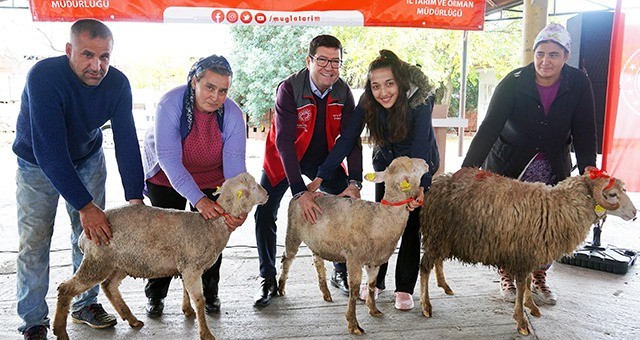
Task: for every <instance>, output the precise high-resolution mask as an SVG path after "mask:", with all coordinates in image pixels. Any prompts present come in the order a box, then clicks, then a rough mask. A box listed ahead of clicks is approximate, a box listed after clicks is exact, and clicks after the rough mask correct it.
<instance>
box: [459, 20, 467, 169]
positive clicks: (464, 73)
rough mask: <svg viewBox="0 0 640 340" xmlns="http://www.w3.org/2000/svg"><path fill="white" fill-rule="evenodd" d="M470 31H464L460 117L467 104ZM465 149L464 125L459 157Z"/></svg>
mask: <svg viewBox="0 0 640 340" xmlns="http://www.w3.org/2000/svg"><path fill="white" fill-rule="evenodd" d="M468 38H469V31H464V32H463V33H462V63H461V64H462V70H461V71H460V78H461V79H460V101H459V104H460V105H458V118H461V119H463V118H464V113H465V111H466V106H467V105H466V104H467V41H468ZM463 149H464V127H459V128H458V157H462V151H463Z"/></svg>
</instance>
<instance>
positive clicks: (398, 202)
mask: <svg viewBox="0 0 640 340" xmlns="http://www.w3.org/2000/svg"><path fill="white" fill-rule="evenodd" d="M428 169H429V167H428V166H427V164H426V162H425V161H424V160H422V159H418V158H414V159H410V158H408V157H399V158H396V159H395V160H394V161H393V162H391V164H390V165H389V167H388V168H387V169H386V170H385V171H383V172H377V173H375V174H369V175H367V176H365V178H366V179H367V180H369V181H372V182H376V183H380V182H385V187H386V191H385V195H384V201H385V202H388V203H386V204H381V203H376V202H370V201H365V200H359V199H351V198H343V197H338V196H334V195H322V196H319V197H316V199H315V201H316V203H317V204H318V205H319V206H320V207H321V208H322V210H323V213H322V214H321V215H319V216H318V219H317V221H316V223H315V224H312V223H310V222H307V221H305V220H304V218H303V216H302V214H301V211H300V206H299V204H298V203H297V201H296V200H291V202H290V203H289V220H288V227H287V235H286V249H285V252H284V255H283V256H282V270H281V275H280V280H279V282H278V286H279V293H280V295H284V294H285V284H286V281H287V275H288V273H289V267H290V266H291V262H292V261H293V259H294V257H295V255H296V253H297V252H298V248H299V246H300V243H301V242H304V243H305V244H306V245H307V246H308V247H309V249H311V251H312V252H313V255H314V264H315V267H316V270H317V272H318V283H319V286H320V290H321V291H322V295H323V298H324V300H325V301H328V302H330V301H332V299H331V293H330V292H329V289H328V288H327V282H326V272H325V268H324V261H323V259H324V260H328V261H334V262H346V265H347V272H348V273H349V275H348V277H349V287H350V292H349V304H348V307H347V313H346V318H347V323H348V329H349V332H351V333H353V334H361V333H363V332H364V330H363V329H362V328H360V326H359V325H358V320H357V319H356V311H355V305H356V298H357V296H358V288H359V285H360V280H361V279H362V267H363V266H366V270H367V276H368V280H369V296H368V297H367V302H366V303H367V306H368V307H369V314H371V315H373V316H380V315H382V313H381V312H380V311H379V310H378V308H377V307H376V304H375V300H374V299H373V289H374V286H375V279H376V277H377V275H378V269H379V267H380V265H382V264H383V263H386V262H387V261H388V260H389V258H390V257H391V255H392V254H393V251H394V250H395V248H396V245H397V243H398V240H399V239H400V237H401V236H402V233H403V231H404V229H405V227H406V225H407V219H408V218H409V211H408V210H407V208H406V204H405V203H406V202H407V201H408V200H411V199H414V198H415V197H417V196H418V190H419V186H420V178H421V177H422V175H423V174H424V173H426V172H427V171H428ZM394 204H395V205H394Z"/></svg>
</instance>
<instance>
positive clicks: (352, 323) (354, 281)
mask: <svg viewBox="0 0 640 340" xmlns="http://www.w3.org/2000/svg"><path fill="white" fill-rule="evenodd" d="M347 273H348V275H347V279H348V280H349V304H348V305H347V314H346V315H345V317H346V318H347V327H348V328H349V333H351V334H362V333H364V329H362V327H360V325H359V324H358V320H357V319H356V299H357V298H358V294H359V293H360V282H361V281H362V265H359V264H353V263H352V262H351V261H349V260H347ZM369 299H370V300H373V299H371V298H369ZM374 308H375V304H374ZM369 312H371V307H369ZM378 312H380V311H378ZM372 315H373V314H372Z"/></svg>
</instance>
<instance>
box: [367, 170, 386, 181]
mask: <svg viewBox="0 0 640 340" xmlns="http://www.w3.org/2000/svg"><path fill="white" fill-rule="evenodd" d="M364 179H366V180H367V181H369V182H374V183H382V182H384V172H370V173H368V174H366V175H364Z"/></svg>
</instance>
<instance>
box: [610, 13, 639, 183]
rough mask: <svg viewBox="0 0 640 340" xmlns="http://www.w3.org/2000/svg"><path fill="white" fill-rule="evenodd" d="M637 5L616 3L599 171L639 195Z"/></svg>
mask: <svg viewBox="0 0 640 340" xmlns="http://www.w3.org/2000/svg"><path fill="white" fill-rule="evenodd" d="M638 18H640V4H638V2H637V1H632V0H618V6H617V8H616V13H615V15H614V19H613V20H614V21H613V33H612V39H611V58H610V63H609V86H608V89H607V108H606V113H605V117H606V119H605V126H604V138H603V152H602V156H603V158H602V168H603V169H606V170H607V171H608V172H609V173H610V174H612V175H613V176H615V177H619V178H622V179H623V180H624V181H625V183H626V187H627V190H629V191H636V192H639V191H640V133H638V128H639V127H640V35H638V32H640V21H638Z"/></svg>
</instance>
